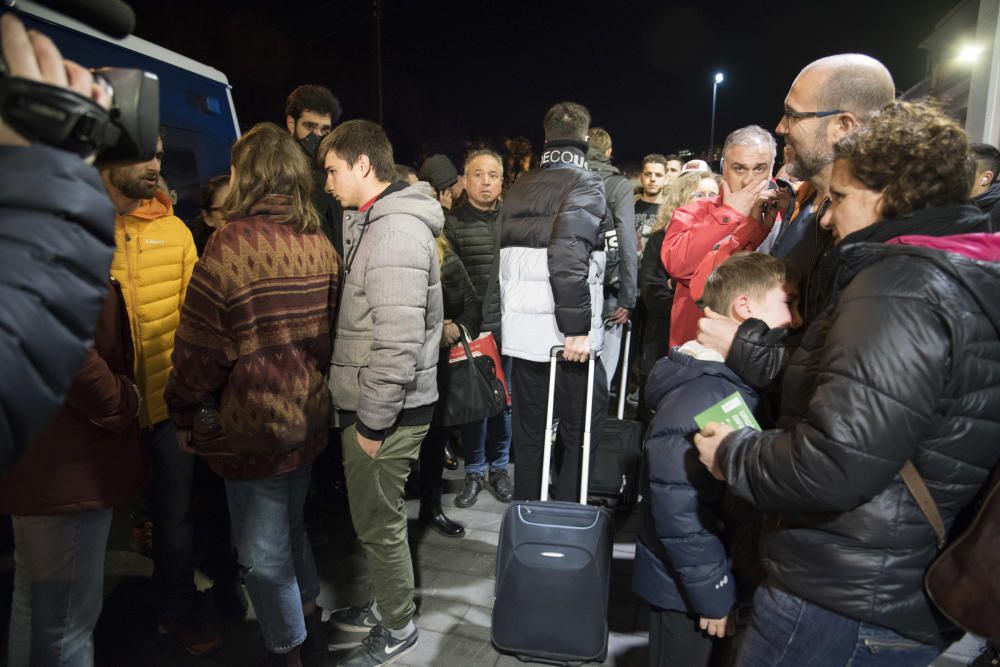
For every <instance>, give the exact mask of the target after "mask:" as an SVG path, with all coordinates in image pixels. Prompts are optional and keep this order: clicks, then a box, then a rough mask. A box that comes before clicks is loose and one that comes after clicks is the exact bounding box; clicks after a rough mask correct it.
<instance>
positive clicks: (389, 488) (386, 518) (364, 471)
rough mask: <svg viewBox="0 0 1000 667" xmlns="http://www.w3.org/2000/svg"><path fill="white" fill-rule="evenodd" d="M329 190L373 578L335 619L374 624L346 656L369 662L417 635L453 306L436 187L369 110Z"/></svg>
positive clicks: (333, 377) (345, 367)
mask: <svg viewBox="0 0 1000 667" xmlns="http://www.w3.org/2000/svg"><path fill="white" fill-rule="evenodd" d="M320 156H321V157H320V159H321V160H323V164H324V166H325V168H326V173H327V179H326V189H327V191H328V192H329V193H330V194H332V195H333V196H334V197H336V198H337V199H338V200H339V201H340V203H341V205H342V206H344V207H345V208H348V207H357V209H358V210H357V211H345V212H344V267H345V275H344V279H343V281H342V282H341V285H342V287H341V290H342V291H341V302H340V312H339V314H338V316H337V332H336V338H335V339H334V346H333V359H332V362H331V369H330V391H331V393H332V394H333V403H334V407H335V408H336V410H337V415H338V418H339V420H340V421H339V424H340V428H341V444H342V446H343V448H344V470H345V473H346V475H347V493H348V498H349V499H350V504H351V520H352V521H353V523H354V529H355V531H356V532H357V534H358V539H359V540H361V543H362V545H363V546H364V549H365V555H366V556H367V559H368V566H369V569H370V571H371V574H372V581H373V584H374V588H375V591H374V592H375V595H374V599H373V600H372V601H371V602H370V603H369V604H367V605H365V606H364V607H350V608H345V609H338V610H336V611H334V612H333V617H332V619H331V622H332V623H333V625H334V626H335V627H336V628H338V629H340V630H344V631H348V632H369V631H370V634H369V636H368V638H367V639H365V640H364V642H362V644H361V646H359V647H357V648H356V649H354V650H353V651H351V652H350V653H349V654H348V655H347V656H346V657H344V658H343V659H342V660H341V661H340V662H339V663H338V664H339V665H341V666H342V667H369V666H373V665H381V664H384V663H385V662H387V661H389V660H395V659H397V658H398V657H400V656H402V655H405V654H406V653H409V652H410V651H411V650H413V648H414V647H415V646H416V642H417V629H416V626H415V625H414V624H413V621H412V617H413V612H414V604H413V566H412V563H411V561H410V550H409V544H408V543H407V534H406V511H405V508H404V505H403V500H402V499H403V485H404V484H405V482H406V477H407V475H408V474H409V472H410V465H411V463H412V462H413V460H414V459H416V458H417V455H418V453H419V451H420V443H421V441H423V439H424V435H425V434H426V433H427V429H428V425H429V424H430V421H431V416H432V414H433V412H434V404H435V402H436V401H437V398H438V393H437V362H438V352H439V350H438V343H439V342H440V339H441V328H442V320H443V317H444V309H443V305H442V301H441V281H440V270H439V266H438V259H437V251H436V248H435V241H434V237H436V236H438V235H439V234H441V231H442V229H443V228H444V214H443V212H442V210H441V206H440V205H438V203H437V202H436V201H434V199H432V198H431V197H429V196H428V195H426V194H424V193H423V192H422V191H421V190H419V189H417V188H416V187H414V186H410V185H407V184H406V183H404V182H402V181H396V182H394V181H395V178H396V172H395V165H394V160H393V156H392V145H391V144H390V143H389V139H388V138H387V137H386V135H385V132H384V131H383V130H382V128H381V127H379V126H378V125H376V124H375V123H372V122H370V121H364V120H352V121H348V122H346V123H344V124H342V125H340V126H339V127H337V128H336V129H335V130H334V131H333V132H331V133H330V134H329V135H328V136H327V137H326V138H325V139H324V140H323V143H322V144H321V145H320Z"/></svg>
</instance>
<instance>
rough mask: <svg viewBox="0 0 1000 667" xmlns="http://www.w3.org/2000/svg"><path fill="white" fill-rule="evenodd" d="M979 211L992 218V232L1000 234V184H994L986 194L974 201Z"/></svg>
mask: <svg viewBox="0 0 1000 667" xmlns="http://www.w3.org/2000/svg"><path fill="white" fill-rule="evenodd" d="M972 203H973V204H975V205H976V206H978V207H979V210H980V211H982V212H983V213H985V214H986V215H988V216H990V231H991V232H1000V206H997V204H1000V182H998V183H994V184H993V185H991V186H990V187H989V188H987V190H986V192H984V193H982V194H981V195H979V196H978V197H976V198H974V199H973V200H972Z"/></svg>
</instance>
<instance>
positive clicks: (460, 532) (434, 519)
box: [420, 498, 465, 537]
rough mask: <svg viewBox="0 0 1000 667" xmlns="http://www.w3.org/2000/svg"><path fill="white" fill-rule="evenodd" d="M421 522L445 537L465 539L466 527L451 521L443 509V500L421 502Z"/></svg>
mask: <svg viewBox="0 0 1000 667" xmlns="http://www.w3.org/2000/svg"><path fill="white" fill-rule="evenodd" d="M420 522H421V523H422V524H424V525H425V526H428V527H430V528H433V529H434V530H436V531H437V532H439V533H441V534H442V535H444V536H445V537H464V536H465V527H464V526H462V524H460V523H456V522H454V521H452V520H451V519H449V518H448V517H447V516H445V514H444V510H442V509H441V499H440V498H438V499H437V501H434V500H427V499H423V498H422V499H421V500H420Z"/></svg>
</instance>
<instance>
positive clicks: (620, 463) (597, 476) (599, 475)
mask: <svg viewBox="0 0 1000 667" xmlns="http://www.w3.org/2000/svg"><path fill="white" fill-rule="evenodd" d="M631 345H632V323H631V322H628V323H626V325H625V351H624V353H623V354H622V379H621V387H619V389H618V418H617V419H612V418H610V417H609V418H608V420H607V421H606V422H605V423H604V433H603V434H602V435H601V439H600V441H598V443H597V447H596V450H595V452H594V463H593V470H592V473H591V475H590V502H592V503H595V504H599V505H610V506H614V505H617V504H618V503H625V504H630V503H632V502H634V501H635V499H636V496H637V489H636V483H637V481H638V478H639V464H640V463H641V462H642V424H640V423H639V422H637V421H632V420H630V419H625V394H626V393H628V391H627V388H628V353H629V347H630V346H631Z"/></svg>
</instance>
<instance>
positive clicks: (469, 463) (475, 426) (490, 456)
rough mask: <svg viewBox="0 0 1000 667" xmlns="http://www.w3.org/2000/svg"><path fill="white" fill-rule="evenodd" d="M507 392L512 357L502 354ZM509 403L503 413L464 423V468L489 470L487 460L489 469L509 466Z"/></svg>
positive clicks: (468, 471) (500, 468)
mask: <svg viewBox="0 0 1000 667" xmlns="http://www.w3.org/2000/svg"><path fill="white" fill-rule="evenodd" d="M500 363H501V364H503V372H504V377H505V378H506V380H507V392H508V393H510V370H511V362H510V357H506V356H502V357H500ZM510 426H511V425H510V406H509V405H508V406H507V407H506V408H504V409H503V411H502V412H500V414H497V415H494V416H492V417H488V418H486V419H483V420H482V421H478V422H471V423H469V424H462V425H461V426H460V427H459V430H460V431H461V432H462V449H463V454H464V456H465V472H466V474H469V473H477V474H480V475H485V474H486V467H487V463H488V464H489V468H490V470H491V471H492V470H506V469H507V464H508V463H510Z"/></svg>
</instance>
